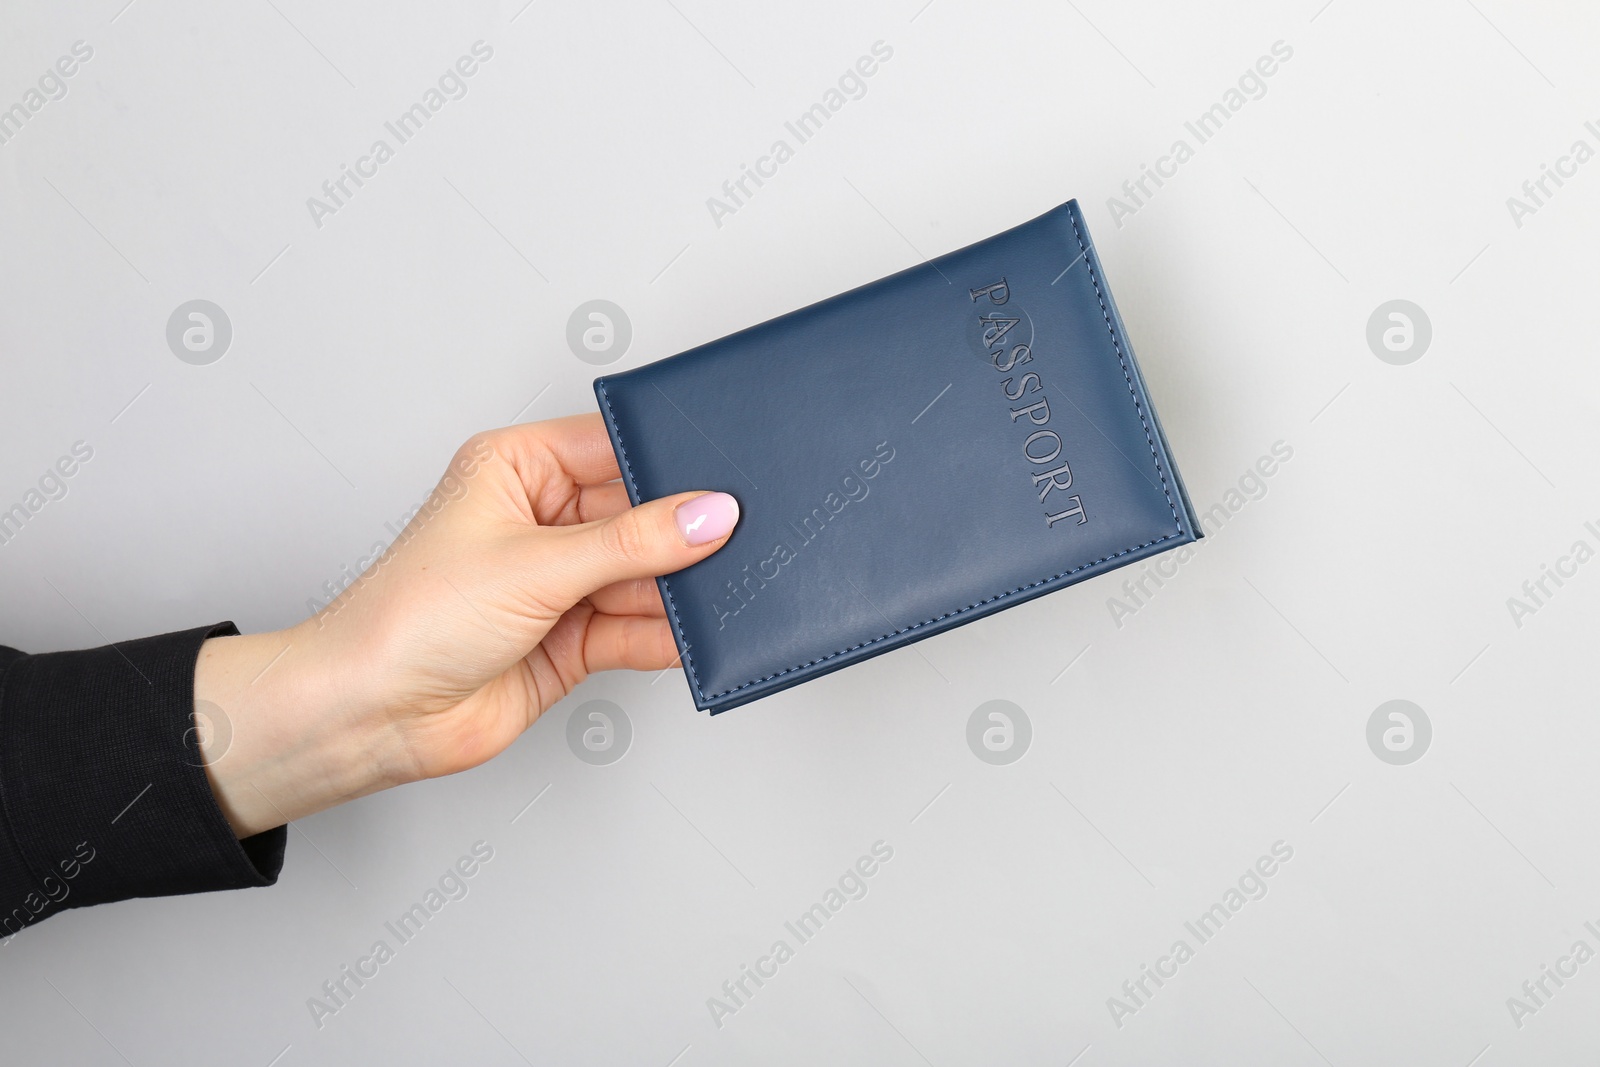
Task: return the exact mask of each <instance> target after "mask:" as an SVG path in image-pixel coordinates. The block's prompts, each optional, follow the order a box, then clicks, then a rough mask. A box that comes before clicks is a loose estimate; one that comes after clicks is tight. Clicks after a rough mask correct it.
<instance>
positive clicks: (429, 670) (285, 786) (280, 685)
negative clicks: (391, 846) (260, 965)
mask: <svg viewBox="0 0 1600 1067" xmlns="http://www.w3.org/2000/svg"><path fill="white" fill-rule="evenodd" d="M618 477H619V472H618V470H617V463H616V459H615V458H614V456H613V455H612V451H611V444H610V442H609V440H608V439H607V437H606V431H605V426H604V424H603V423H602V422H601V420H600V417H599V416H598V415H584V416H574V417H572V418H565V419H556V420H553V421H550V422H541V423H530V424H526V425H522V426H514V427H509V428H507V429H503V430H495V431H491V432H488V433H483V434H479V435H477V436H475V437H473V438H472V440H470V441H468V442H467V443H466V444H465V445H464V446H462V448H461V450H460V451H459V452H457V453H456V456H455V458H454V459H453V460H452V461H451V464H450V467H449V469H448V470H447V471H446V473H445V475H444V477H443V478H442V479H441V480H440V482H439V484H438V486H437V487H436V488H435V489H434V492H433V494H432V496H431V497H430V498H429V501H428V503H427V504H426V505H424V506H423V508H422V509H421V510H420V511H419V512H418V513H417V515H416V516H415V517H414V518H413V519H412V520H411V521H410V523H409V524H408V525H407V527H406V529H405V530H404V532H402V533H401V535H400V536H399V537H398V538H397V539H396V540H395V542H394V544H393V545H391V546H390V547H389V549H388V550H387V551H385V552H383V554H382V555H381V556H379V557H378V559H377V560H376V561H375V562H374V563H373V564H372V566H371V567H369V568H368V569H367V570H366V571H365V572H364V573H363V574H362V575H361V577H360V578H358V579H357V580H356V581H355V582H353V583H351V585H350V586H349V587H347V588H346V589H345V590H344V591H343V592H342V593H341V594H340V595H339V596H338V597H337V598H336V599H335V600H334V601H333V602H332V603H331V604H329V605H328V606H327V607H325V608H324V609H323V610H322V611H320V612H319V613H317V614H316V615H315V616H313V617H312V618H310V619H307V620H306V621H305V622H303V623H300V624H299V625H297V626H294V627H292V628H290V629H288V630H283V631H279V632H277V633H269V634H251V635H246V636H241V637H222V638H212V639H211V640H208V641H207V642H206V643H205V645H204V646H203V647H202V648H201V652H200V659H199V662H198V664H197V665H196V668H195V699H196V701H197V706H198V708H199V710H200V712H201V715H202V718H201V719H200V725H201V729H202V736H201V751H202V753H203V755H204V758H205V760H206V769H207V774H208V775H209V777H210V779H211V784H212V788H213V791H214V792H215V793H216V795H217V799H218V801H219V803H220V804H221V805H222V810H223V812H224V813H225V814H226V815H227V816H228V820H229V822H230V823H231V824H232V825H233V827H234V830H235V832H237V833H238V834H239V836H240V837H246V836H249V835H250V834H254V833H259V832H261V831H263V830H266V829H270V828H271V827H273V826H279V825H282V824H283V823H284V822H286V821H289V820H291V819H295V818H299V817H300V816H302V815H307V814H310V813H312V812H314V811H319V810H321V809H323V808H326V807H331V806H332V805H334V804H337V803H340V802H342V801H344V800H350V799H353V798H355V797H358V796H363V795H365V794H367V793H372V792H376V791H377V790H379V789H384V788H387V787H389V786H392V785H399V784H401V783H403V782H409V781H415V780H417V779H421V778H435V777H438V776H440V775H445V774H452V773H454V772H456V771H460V770H465V769H466V768H468V767H474V766H477V765H478V764H480V763H482V762H484V761H485V760H487V759H489V758H490V757H491V756H494V755H496V754H497V753H499V752H501V751H503V750H504V749H505V748H506V746H507V745H509V744H510V743H511V742H512V741H513V740H515V739H516V738H517V736H518V735H519V734H521V733H522V731H524V730H526V729H527V728H528V727H529V726H531V725H532V724H533V722H534V720H536V719H537V718H538V717H539V716H540V714H541V713H543V712H544V711H545V710H546V709H547V708H549V707H550V706H551V705H552V704H554V703H555V702H556V701H558V700H560V699H561V698H562V697H564V696H566V695H567V693H569V692H571V690H572V688H573V687H574V686H576V685H577V684H578V683H579V682H581V681H583V680H584V678H586V677H588V676H589V675H590V674H592V673H594V672H595V671H603V670H612V669H616V668H628V669H632V670H661V669H664V668H666V667H669V666H671V665H672V664H673V663H675V662H676V661H677V657H678V652H677V648H676V646H675V645H674V642H673V639H672V631H671V629H670V628H669V627H668V625H667V621H666V614H665V609H664V606H663V605H662V602H661V597H660V594H659V592H658V590H657V588H656V583H655V580H654V578H655V576H656V575H660V574H670V573H672V572H673V571H677V570H681V569H683V568H684V567H687V566H689V565H690V564H691V563H695V562H697V561H698V560H701V559H704V558H705V557H706V556H709V555H710V554H711V553H713V552H715V551H716V550H717V549H718V548H720V547H722V545H723V544H724V543H725V542H726V541H727V537H728V534H729V533H730V532H731V531H732V529H733V526H734V524H735V523H736V522H737V521H738V515H739V509H738V505H737V503H736V502H735V501H734V500H733V498H732V497H730V496H728V495H726V494H723V493H681V494H678V495H676V496H671V497H665V498H662V499H660V500H653V501H648V502H646V503H644V504H641V505H640V506H639V507H637V508H630V507H629V505H628V497H627V491H626V490H625V489H624V488H623V486H622V484H621V482H619V481H617V480H616V479H617V478H618ZM202 702H203V703H202ZM208 704H209V705H212V706H213V707H212V708H208V707H207V706H206V705H208ZM208 718H209V719H214V720H216V721H214V722H211V723H207V722H206V721H205V720H206V719H208Z"/></svg>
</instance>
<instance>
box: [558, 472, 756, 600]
mask: <svg viewBox="0 0 1600 1067" xmlns="http://www.w3.org/2000/svg"><path fill="white" fill-rule="evenodd" d="M738 521H739V502H738V501H737V500H735V499H734V498H733V497H731V496H729V495H728V494H727V493H679V494H676V495H674V496H667V497H662V498H660V499H659V500H649V501H646V502H645V503H643V504H640V505H639V506H638V507H635V508H629V509H628V510H627V511H623V512H619V513H618V514H616V515H612V516H609V517H607V518H604V519H598V520H596V521H594V522H586V523H579V524H577V525H574V526H565V527H560V528H559V529H561V530H563V531H564V532H566V533H567V536H568V537H570V539H571V540H570V541H569V542H568V544H567V545H566V547H565V548H564V549H562V550H560V551H559V553H558V557H557V558H556V559H555V560H553V561H552V562H553V563H554V566H553V567H552V568H551V577H552V579H553V584H554V586H555V588H554V589H552V590H550V592H553V593H556V594H558V595H559V596H560V598H561V600H562V601H563V603H577V602H578V601H579V600H580V599H582V598H583V597H586V596H588V595H589V594H590V593H592V592H594V591H595V590H596V589H600V588H603V587H605V586H608V585H611V584H612V583H614V582H620V581H625V580H627V579H630V578H653V577H655V576H656V575H660V574H671V573H672V572H674V571H680V570H682V569H683V568H685V567H687V566H689V565H690V564H691V563H698V562H699V561H700V560H702V559H705V558H706V557H707V556H709V555H711V554H712V553H713V552H715V551H716V550H717V549H719V548H721V547H722V546H723V545H724V544H726V543H727V539H728V535H729V534H731V533H732V532H733V528H734V526H735V525H736V524H737V523H738Z"/></svg>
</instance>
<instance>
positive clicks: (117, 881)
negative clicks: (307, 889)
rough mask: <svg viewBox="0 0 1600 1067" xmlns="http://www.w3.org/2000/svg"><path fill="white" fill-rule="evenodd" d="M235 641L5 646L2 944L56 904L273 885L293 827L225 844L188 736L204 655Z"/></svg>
mask: <svg viewBox="0 0 1600 1067" xmlns="http://www.w3.org/2000/svg"><path fill="white" fill-rule="evenodd" d="M238 632H239V631H238V630H237V629H236V628H235V627H234V625H233V623H231V622H224V623H218V624H217V625H215V626H207V627H202V628H200V629H195V630H184V631H182V632H179V633H171V634H163V635H161V636H159V637H146V638H141V639H140V640H137V641H126V642H123V643H122V644H117V645H108V646H106V647H105V648H91V649H84V650H82V651H78V652H50V653H45V654H42V655H35V656H29V655H24V654H22V653H20V652H18V651H16V650H15V649H10V648H4V647H0V937H8V936H10V935H12V934H15V933H17V932H18V931H19V930H20V929H22V928H23V927H24V926H28V925H30V924H32V923H35V922H38V921H39V920H41V919H44V918H46V917H48V916H50V915H52V914H54V913H55V912H57V911H60V910H61V909H63V908H78V907H84V906H86V905H89V904H102V903H105V902H106V901H111V900H123V899H126V898H128V897H154V896H165V895H169V894H175V893H200V892H204V891H207V890H212V889H239V888H244V887H246V886H263V885H272V884H273V883H274V882H276V881H277V880H278V871H279V870H280V869H281V868H282V867H283V846H284V840H285V838H286V837H287V834H288V828H287V827H285V826H279V827H276V828H275V829H272V830H268V831H266V832H265V833H261V834H257V835H256V836H254V837H250V838H246V839H245V840H243V841H240V840H238V839H236V838H235V837H234V834H233V830H232V828H231V827H230V826H229V825H228V821H227V819H226V818H225V817H224V816H223V814H222V809H221V808H220V807H218V805H217V800H216V797H215V796H214V795H213V794H212V792H211V785H210V782H209V781H208V780H207V779H206V772H205V767H204V765H203V763H202V761H201V758H200V751H199V743H198V737H197V735H196V733H195V730H194V720H193V714H194V666H195V660H196V658H197V657H198V656H199V653H200V645H201V643H202V642H203V641H205V639H206V638H208V637H225V636H231V635H233V634H237V633H238Z"/></svg>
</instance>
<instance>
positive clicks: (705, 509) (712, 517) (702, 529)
mask: <svg viewBox="0 0 1600 1067" xmlns="http://www.w3.org/2000/svg"><path fill="white" fill-rule="evenodd" d="M673 515H674V516H675V517H676V518H677V520H678V533H679V534H680V535H681V536H682V537H683V540H684V543H685V544H688V545H703V544H706V543H707V542H709V541H715V540H717V538H719V537H726V536H727V535H728V534H729V533H731V532H732V531H733V527H734V525H735V524H736V523H737V522H738V521H739V502H738V501H737V500H735V499H733V497H731V496H729V495H728V494H727V493H702V494H701V495H699V496H697V497H695V498H694V499H692V500H685V501H684V502H683V503H681V504H679V505H678V509H677V511H675V512H673Z"/></svg>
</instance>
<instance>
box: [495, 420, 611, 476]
mask: <svg viewBox="0 0 1600 1067" xmlns="http://www.w3.org/2000/svg"><path fill="white" fill-rule="evenodd" d="M494 445H495V447H496V448H501V447H506V448H509V449H510V450H512V452H513V453H514V454H515V456H516V458H517V459H518V460H523V461H529V462H530V463H538V462H539V461H540V460H541V459H544V458H546V457H548V459H553V460H555V462H556V464H557V465H558V466H559V467H560V468H561V470H562V471H563V472H565V473H566V475H567V476H568V477H569V478H571V479H572V481H573V483H574V484H576V485H580V486H588V485H602V484H604V483H606V482H611V481H615V480H617V479H618V478H620V477H622V471H621V470H620V469H618V467H617V457H616V454H615V453H614V452H612V450H611V438H610V436H609V435H608V434H607V433H606V424H605V420H603V419H602V418H601V417H600V413H599V412H597V411H596V412H591V413H589V414H586V415H568V416H565V417H563V418H559V419H545V420H543V421H541V422H524V423H521V424H519V425H516V426H507V427H505V428H504V429H501V430H497V431H495V432H494ZM519 466H520V467H521V469H524V470H526V469H528V463H522V464H519Z"/></svg>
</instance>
